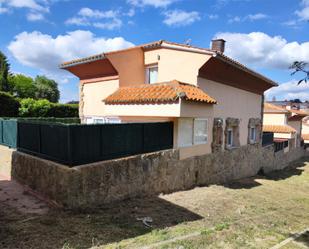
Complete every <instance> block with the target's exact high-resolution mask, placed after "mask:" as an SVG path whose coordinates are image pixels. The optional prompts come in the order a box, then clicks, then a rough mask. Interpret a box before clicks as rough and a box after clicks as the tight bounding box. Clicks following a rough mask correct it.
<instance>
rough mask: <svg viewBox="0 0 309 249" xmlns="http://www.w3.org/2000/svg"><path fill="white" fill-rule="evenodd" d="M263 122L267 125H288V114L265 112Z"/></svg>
mask: <svg viewBox="0 0 309 249" xmlns="http://www.w3.org/2000/svg"><path fill="white" fill-rule="evenodd" d="M263 124H265V125H286V124H287V120H286V114H281V113H264V115H263Z"/></svg>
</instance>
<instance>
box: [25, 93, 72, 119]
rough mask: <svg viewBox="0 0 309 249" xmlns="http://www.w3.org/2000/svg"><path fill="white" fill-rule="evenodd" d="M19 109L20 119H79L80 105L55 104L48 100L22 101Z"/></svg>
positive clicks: (29, 99)
mask: <svg viewBox="0 0 309 249" xmlns="http://www.w3.org/2000/svg"><path fill="white" fill-rule="evenodd" d="M20 104H21V107H20V108H19V116H20V117H54V118H72V117H74V118H75V117H78V105H76V104H54V103H51V102H49V101H48V100H46V99H40V100H35V99H31V98H28V99H22V100H21V101H20Z"/></svg>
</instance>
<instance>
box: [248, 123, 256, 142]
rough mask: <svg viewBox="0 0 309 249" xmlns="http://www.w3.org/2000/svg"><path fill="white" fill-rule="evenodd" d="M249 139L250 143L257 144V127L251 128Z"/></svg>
mask: <svg viewBox="0 0 309 249" xmlns="http://www.w3.org/2000/svg"><path fill="white" fill-rule="evenodd" d="M252 131H254V132H252ZM252 135H253V138H252ZM249 139H250V143H255V142H256V127H255V126H251V127H250V132H249Z"/></svg>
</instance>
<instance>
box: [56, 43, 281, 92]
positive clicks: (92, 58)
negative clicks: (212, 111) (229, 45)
mask: <svg viewBox="0 0 309 249" xmlns="http://www.w3.org/2000/svg"><path fill="white" fill-rule="evenodd" d="M136 48H142V49H144V50H149V49H156V48H174V49H175V48H178V49H179V48H183V49H186V50H190V51H192V52H198V53H205V54H209V55H211V56H214V57H216V58H219V59H221V60H224V61H226V62H228V63H230V64H233V65H234V66H236V67H239V68H241V69H242V70H244V71H247V72H248V73H250V74H252V75H254V76H256V77H258V78H261V79H263V80H264V81H266V82H268V83H269V84H271V85H273V86H277V85H278V84H277V83H276V82H274V81H272V80H271V79H268V78H267V77H265V76H263V75H262V74H259V73H257V72H255V71H253V70H251V69H249V68H248V67H246V66H245V65H243V64H241V63H239V62H238V61H236V60H233V59H232V58H230V57H228V56H226V55H225V54H223V53H221V52H219V51H216V50H212V49H209V48H200V47H196V46H192V45H188V44H182V43H176V42H170V41H166V40H159V41H154V42H150V43H147V44H142V45H138V46H134V47H129V48H126V49H120V50H115V51H110V52H106V53H101V54H97V55H94V56H89V57H85V58H81V59H75V60H72V61H68V62H64V63H62V64H60V66H59V67H60V68H62V69H65V68H67V67H71V66H74V65H77V64H83V63H87V62H91V61H95V60H100V59H105V58H106V56H105V55H107V54H113V53H118V52H123V51H127V50H132V49H136Z"/></svg>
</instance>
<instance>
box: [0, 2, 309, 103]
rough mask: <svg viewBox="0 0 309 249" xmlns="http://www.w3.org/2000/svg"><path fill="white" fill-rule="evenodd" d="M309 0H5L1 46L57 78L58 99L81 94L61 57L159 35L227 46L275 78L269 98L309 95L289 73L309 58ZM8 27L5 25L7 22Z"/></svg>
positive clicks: (18, 69) (25, 67)
mask: <svg viewBox="0 0 309 249" xmlns="http://www.w3.org/2000/svg"><path fill="white" fill-rule="evenodd" d="M308 20H309V0H284V1H278V0H0V26H1V27H2V29H1V30H2V32H1V35H0V50H1V51H3V52H4V53H5V54H6V55H7V56H8V58H9V61H10V63H11V68H12V71H13V72H15V73H23V74H26V75H31V76H35V75H37V74H46V75H47V76H48V77H51V78H54V79H55V80H56V81H57V82H58V83H59V87H60V90H61V101H62V102H66V101H69V100H73V99H77V98H78V79H77V78H76V77H74V76H72V75H70V74H69V73H66V72H64V71H62V70H59V69H58V68H57V65H58V64H60V63H61V62H63V61H66V60H71V59H75V58H79V57H84V56H88V55H92V54H96V53H101V52H105V51H109V50H114V49H119V48H125V47H129V46H133V45H138V44H141V43H147V42H150V41H154V40H160V39H165V40H169V41H174V42H181V43H183V42H185V41H188V40H190V42H191V44H192V45H196V46H200V47H209V44H210V41H211V39H213V38H214V37H217V38H224V39H225V40H226V41H227V44H226V54H227V55H229V56H231V57H233V58H234V59H236V60H238V61H240V62H242V63H244V64H246V65H247V66H248V67H250V68H252V69H254V70H256V71H258V72H260V73H263V74H265V75H266V76H267V77H269V78H271V79H273V80H275V81H277V82H278V83H279V84H280V86H279V87H277V88H274V89H272V90H271V91H269V92H267V94H266V97H267V98H268V99H270V98H272V97H273V96H276V98H277V99H291V98H301V99H303V100H306V99H307V100H309V84H308V85H305V84H303V85H301V86H299V87H297V86H296V80H297V79H299V78H300V77H301V75H299V76H298V75H296V76H293V77H292V76H290V71H289V70H288V66H289V65H290V64H291V63H292V62H293V61H295V60H304V61H308V62H309V22H308ZM3 27H4V28H3Z"/></svg>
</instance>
